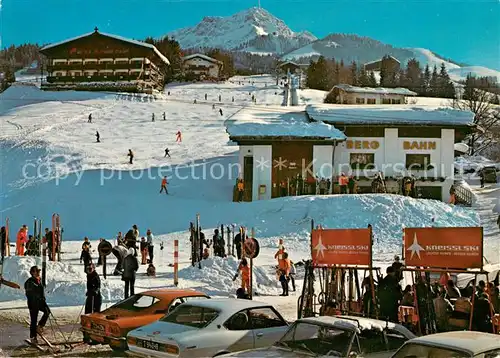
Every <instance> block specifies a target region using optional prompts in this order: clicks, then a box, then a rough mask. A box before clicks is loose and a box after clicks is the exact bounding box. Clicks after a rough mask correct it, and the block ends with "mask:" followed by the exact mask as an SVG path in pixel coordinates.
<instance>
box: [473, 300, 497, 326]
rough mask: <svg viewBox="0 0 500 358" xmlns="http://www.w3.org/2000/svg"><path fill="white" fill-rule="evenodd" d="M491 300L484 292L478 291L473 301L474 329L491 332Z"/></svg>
mask: <svg viewBox="0 0 500 358" xmlns="http://www.w3.org/2000/svg"><path fill="white" fill-rule="evenodd" d="M491 308H492V307H491V302H490V300H489V299H488V295H487V294H486V293H479V294H478V295H477V298H476V300H475V301H474V307H473V310H474V315H473V318H472V320H473V326H474V330H476V331H479V332H485V333H493V325H492V323H491V318H492V317H491Z"/></svg>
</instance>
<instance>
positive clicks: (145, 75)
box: [40, 27, 170, 93]
mask: <svg viewBox="0 0 500 358" xmlns="http://www.w3.org/2000/svg"><path fill="white" fill-rule="evenodd" d="M40 53H42V54H43V55H44V56H45V57H46V60H47V61H46V63H47V80H46V82H45V83H43V84H42V89H53V90H97V91H108V90H109V91H121V92H144V93H152V92H153V90H162V89H163V86H164V84H165V74H166V68H167V66H168V65H170V62H169V61H168V59H167V58H166V57H165V56H164V55H163V54H161V53H160V51H158V49H157V48H156V47H155V46H153V45H151V44H148V43H145V42H141V41H136V40H131V39H127V38H124V37H120V36H116V35H111V34H105V33H102V32H99V30H98V29H97V27H96V28H95V29H94V32H91V33H87V34H84V35H81V36H78V37H74V38H71V39H68V40H65V41H62V42H58V43H55V44H51V45H48V46H45V47H43V48H42V49H41V50H40Z"/></svg>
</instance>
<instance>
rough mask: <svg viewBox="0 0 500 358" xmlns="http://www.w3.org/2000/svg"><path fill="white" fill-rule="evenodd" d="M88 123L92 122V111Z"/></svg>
mask: <svg viewBox="0 0 500 358" xmlns="http://www.w3.org/2000/svg"><path fill="white" fill-rule="evenodd" d="M87 123H92V113H90V114H89V120H88V121H87Z"/></svg>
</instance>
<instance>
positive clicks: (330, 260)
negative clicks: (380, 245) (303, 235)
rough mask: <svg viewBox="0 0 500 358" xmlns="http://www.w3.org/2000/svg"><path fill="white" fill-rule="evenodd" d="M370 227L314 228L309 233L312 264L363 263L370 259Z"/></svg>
mask: <svg viewBox="0 0 500 358" xmlns="http://www.w3.org/2000/svg"><path fill="white" fill-rule="evenodd" d="M370 231H371V230H370V229H315V230H313V231H312V233H311V251H312V252H311V255H312V262H313V265H314V266H333V265H364V266H370V265H371V261H372V242H371V232H370Z"/></svg>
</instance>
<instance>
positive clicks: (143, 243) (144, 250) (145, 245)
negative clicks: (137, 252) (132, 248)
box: [140, 236, 148, 265]
mask: <svg viewBox="0 0 500 358" xmlns="http://www.w3.org/2000/svg"><path fill="white" fill-rule="evenodd" d="M140 248H141V265H146V264H147V263H148V262H147V258H148V243H147V242H146V238H145V237H144V236H143V237H141V243H140Z"/></svg>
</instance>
